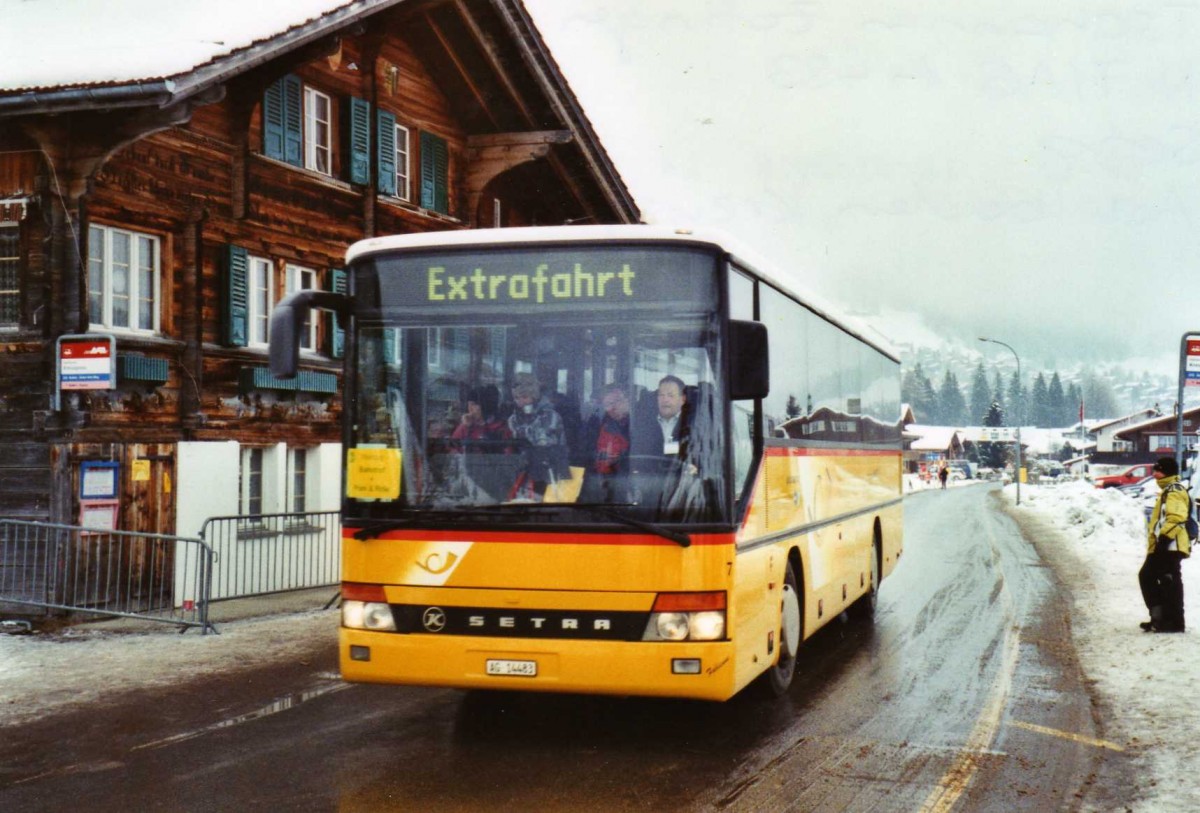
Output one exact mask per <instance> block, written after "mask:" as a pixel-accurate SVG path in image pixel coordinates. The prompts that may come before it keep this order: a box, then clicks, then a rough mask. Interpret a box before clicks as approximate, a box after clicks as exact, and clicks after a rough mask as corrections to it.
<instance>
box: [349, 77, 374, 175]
mask: <svg viewBox="0 0 1200 813" xmlns="http://www.w3.org/2000/svg"><path fill="white" fill-rule="evenodd" d="M349 108H350V109H349V113H348V118H349V124H350V126H349V132H350V137H349V138H348V139H347V143H348V145H349V146H348V149H349V153H350V156H349V157H350V161H349V166H350V183H356V184H368V183H370V182H371V103H370V102H368V101H367V100H366V99H359V98H357V97H355V96H351V97H350V104H349Z"/></svg>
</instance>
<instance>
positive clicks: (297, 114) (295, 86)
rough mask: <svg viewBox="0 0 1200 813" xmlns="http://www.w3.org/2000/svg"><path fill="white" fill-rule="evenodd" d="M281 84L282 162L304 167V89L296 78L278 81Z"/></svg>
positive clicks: (287, 77) (285, 78)
mask: <svg viewBox="0 0 1200 813" xmlns="http://www.w3.org/2000/svg"><path fill="white" fill-rule="evenodd" d="M279 81H280V82H281V83H282V84H283V101H284V104H283V160H284V161H287V162H288V163H289V164H292V165H293V166H297V167H302V166H304V88H303V86H302V85H301V84H300V78H299V77H298V76H292V75H291V74H289V75H287V76H285V77H283V78H282V79H280V80H279Z"/></svg>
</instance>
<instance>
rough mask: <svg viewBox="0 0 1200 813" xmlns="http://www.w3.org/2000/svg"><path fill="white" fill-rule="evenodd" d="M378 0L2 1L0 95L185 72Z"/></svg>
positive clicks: (163, 77)
mask: <svg viewBox="0 0 1200 813" xmlns="http://www.w3.org/2000/svg"><path fill="white" fill-rule="evenodd" d="M373 5H378V0H257V2H253V3H247V2H245V0H204V2H196V0H108V2H105V3H94V2H92V1H91V0H0V19H3V21H4V22H3V23H2V24H0V93H5V92H12V91H17V90H32V89H43V90H44V89H49V88H63V87H80V86H87V85H109V84H127V83H132V82H137V81H143V80H147V79H165V78H168V77H172V76H178V75H180V74H184V73H187V72H189V71H191V70H193V69H194V68H196V67H199V66H201V65H204V64H206V63H208V62H211V61H213V60H214V59H219V58H221V57H224V56H228V55H229V54H231V53H233V52H235V51H237V50H239V49H242V48H246V47H247V46H250V45H252V44H254V43H256V42H259V41H261V40H266V39H270V38H272V37H275V36H277V35H279V34H282V33H284V32H285V31H288V30H290V29H292V28H294V27H296V26H299V25H303V24H304V23H307V22H309V21H311V20H315V19H317V18H319V17H322V16H324V15H325V14H327V13H329V12H330V11H333V10H335V9H339V8H342V7H351V6H355V7H359V8H361V9H367V8H369V7H371V6H373Z"/></svg>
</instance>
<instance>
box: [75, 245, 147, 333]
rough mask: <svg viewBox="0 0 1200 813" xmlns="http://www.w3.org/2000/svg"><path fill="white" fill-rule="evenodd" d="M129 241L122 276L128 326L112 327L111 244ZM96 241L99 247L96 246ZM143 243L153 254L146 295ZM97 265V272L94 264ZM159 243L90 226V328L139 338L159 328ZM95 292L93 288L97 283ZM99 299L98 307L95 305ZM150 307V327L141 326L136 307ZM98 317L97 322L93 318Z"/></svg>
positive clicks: (114, 324)
mask: <svg viewBox="0 0 1200 813" xmlns="http://www.w3.org/2000/svg"><path fill="white" fill-rule="evenodd" d="M117 238H120V239H127V240H128V241H129V246H130V252H129V266H128V269H127V273H126V280H127V283H126V284H127V288H128V290H127V291H125V292H124V294H125V295H126V296H127V298H128V299H129V322H132V324H128V323H127V324H116V323H115V322H114V321H113V300H114V298H115V297H116V295H117V293H119V292H117V291H114V285H113V243H114V240H115V239H117ZM97 240H98V241H99V244H98V245H97V244H96V243H97ZM143 241H145V244H146V245H148V246H149V247H150V248H151V250H152V253H153V257H152V259H151V263H150V266H149V268H148V270H149V271H150V287H151V289H152V290H151V291H150V292H149V296H147V295H146V294H147V292H146V291H143V290H142V288H144V287H145V286H144V285H143V280H142V272H143V271H144V270H147V269H146V268H145V267H144V266H143V265H141V263H140V258H141V248H142V246H143ZM96 263H99V269H98V273H97V269H96V268H95V264H96ZM161 270H162V241H161V240H159V238H158V237H156V236H154V235H152V234H145V233H144V232H136V231H131V230H129V229H121V228H117V227H115V226H104V225H101V224H99V223H93V224H91V225H90V226H89V231H88V315H89V319H90V320H91V322H92V326H93V327H104V328H106V329H108V330H113V331H119V332H123V333H139V334H143V335H151V334H157V333H158V332H159V330H160V328H161V319H162V314H161V313H160V311H161V301H162V300H161V288H162V273H161ZM97 283H98V286H99V290H98V291H97V290H96V289H95V288H94V287H93V285H94V284H97ZM97 298H98V299H99V302H98V305H99V307H98V308H97V307H95V306H96V305H97ZM146 301H148V302H149V305H150V326H149V327H142V326H141V325H140V324H139V323H140V319H139V316H140V310H141V309H140V306H141V304H142V303H143V302H146ZM93 317H98V321H97V319H96V318H93Z"/></svg>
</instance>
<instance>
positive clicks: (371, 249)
mask: <svg viewBox="0 0 1200 813" xmlns="http://www.w3.org/2000/svg"><path fill="white" fill-rule="evenodd" d="M604 241H618V242H630V241H634V242H637V241H644V242H649V243H663V242H677V243H682V244H690V245H708V246H712V247H713V248H716V249H718V250H719V251H722V252H725V253H727V254H729V255H730V257H731V258H732V259H733V261H734V263H735V264H737V265H740V266H742V267H744V268H746V269H747V270H749V271H752V272H753V273H754V274H756V275H757V276H758V277H760V278H762V279H763V280H765V281H767V282H769V283H771V284H772V285H774V286H775V287H777V288H779V289H780V290H783V291H786V292H787V293H789V294H790V295H792V296H793V297H795V298H796V299H797V300H799V301H800V302H801V303H803V304H804V305H805V306H806V307H808V308H810V309H811V310H812V311H813V312H815V313H817V314H819V315H820V316H822V317H824V318H825V319H827V320H829V321H830V322H832V323H834V324H835V325H837V326H838V327H840V328H842V329H843V330H845V331H846V332H847V333H850V334H852V335H853V336H855V337H856V338H858V339H860V340H861V341H863V342H865V343H867V344H869V345H871V346H872V347H874V348H875V349H876V350H878V351H880V352H881V353H883V354H884V355H886V356H888V357H890V358H891V359H892V360H893V361H896V362H899V361H900V359H899V358H898V357H897V354H896V351H895V350H892V349H889V347H888V345H890V341H888V340H887V339H886V337H884V336H883V335H882V334H880V338H879V339H870V338H868V337H867V336H866V326H865V325H864V324H863V323H862V322H861V321H860V320H858V319H855V318H852V317H846V316H840V315H838V313H837V309H836V308H832V307H830V306H828V305H826V304H824V303H823V302H822V301H821V300H820V298H819V297H817V296H816V295H814V294H813V293H812V292H810V291H807V290H802V289H800V288H799V286H798V284H797V281H796V280H794V279H789V278H787V277H785V276H784V275H782V274H780V273H778V272H776V271H775V270H774V269H773V268H772V266H771V265H770V264H769V263H767V262H765V261H763V260H761V259H759V258H758V257H757V256H756V255H754V254H753V253H751V252H749V251H748V250H746V249H745V247H744V246H742V245H741V244H740V243H738V242H737V240H735V239H733V238H732V237H730V236H729V235H727V234H725V233H723V232H721V231H719V230H717V229H705V228H700V229H691V228H681V227H673V226H651V225H644V224H639V225H619V226H524V227H516V228H502V229H462V230H458V231H433V232H421V233H415V234H393V235H386V236H383V237H371V238H368V239H366V240H359V241H358V242H357V243H354V244H353V245H351V246H350V248H349V249H348V250H347V251H346V262H347V264H350V263H354V262H357V261H358V260H362V259H365V258H367V257H370V256H371V255H374V254H382V253H390V252H393V251H406V250H411V249H438V248H451V249H453V248H468V247H470V246H485V245H486V246H517V245H531V244H536V243H570V242H604Z"/></svg>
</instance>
